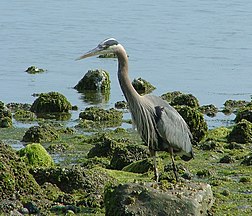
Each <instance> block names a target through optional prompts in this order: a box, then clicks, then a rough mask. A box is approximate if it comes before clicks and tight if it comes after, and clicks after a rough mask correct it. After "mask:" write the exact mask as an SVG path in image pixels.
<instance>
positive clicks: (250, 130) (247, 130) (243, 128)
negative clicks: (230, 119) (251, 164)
mask: <svg viewBox="0 0 252 216" xmlns="http://www.w3.org/2000/svg"><path fill="white" fill-rule="evenodd" d="M227 138H228V141H229V142H237V143H250V142H252V123H251V122H249V121H247V120H245V119H243V120H241V121H240V122H239V123H238V124H236V125H235V126H234V128H233V130H232V131H231V132H230V134H229V136H228V137H227Z"/></svg>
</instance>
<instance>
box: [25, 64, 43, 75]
mask: <svg viewBox="0 0 252 216" xmlns="http://www.w3.org/2000/svg"><path fill="white" fill-rule="evenodd" d="M25 72H27V73H29V74H36V73H43V72H45V70H44V69H42V68H38V67H36V66H30V67H28V68H27V69H26V70H25Z"/></svg>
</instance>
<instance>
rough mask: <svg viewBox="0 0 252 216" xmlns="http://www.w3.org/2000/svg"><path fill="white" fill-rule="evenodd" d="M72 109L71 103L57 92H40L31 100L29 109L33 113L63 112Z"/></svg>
mask: <svg viewBox="0 0 252 216" xmlns="http://www.w3.org/2000/svg"><path fill="white" fill-rule="evenodd" d="M71 109H72V105H71V103H70V102H69V101H68V100H67V99H66V97H65V96H64V95H62V94H60V93H58V92H49V93H41V94H39V97H38V98H37V99H36V100H35V101H34V102H33V104H32V106H31V111H32V112H35V113H39V114H40V113H64V112H68V111H69V110H71Z"/></svg>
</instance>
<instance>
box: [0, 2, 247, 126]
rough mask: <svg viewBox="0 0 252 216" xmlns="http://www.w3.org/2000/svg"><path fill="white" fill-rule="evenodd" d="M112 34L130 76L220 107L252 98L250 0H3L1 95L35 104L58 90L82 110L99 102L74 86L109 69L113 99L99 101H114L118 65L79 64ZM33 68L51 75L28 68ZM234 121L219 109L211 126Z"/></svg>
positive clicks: (99, 61) (160, 91)
mask: <svg viewBox="0 0 252 216" xmlns="http://www.w3.org/2000/svg"><path fill="white" fill-rule="evenodd" d="M131 2H132V3H131ZM107 37H115V38H116V39H118V41H119V42H121V43H122V44H123V45H124V46H125V48H126V50H127V52H128V55H129V63H130V76H131V78H132V79H133V78H137V77H142V78H144V79H146V80H148V81H150V82H151V83H152V84H153V85H154V86H156V87H157V90H155V91H154V92H153V93H154V94H157V95H161V94H163V93H165V92H168V91H175V90H180V91H182V92H186V93H192V94H193V95H195V96H196V97H197V98H198V99H199V100H200V103H201V104H210V103H213V104H215V105H216V106H218V107H221V106H222V104H223V103H224V102H225V100H227V99H245V100H250V95H251V94H252V90H251V82H252V75H251V73H252V71H251V69H252V58H251V56H252V1H250V0H206V1H202V0H191V1H186V0H180V1H172V0H168V1H167V0H162V1H156V2H155V1H148V0H139V1H121V0H110V1H98V0H93V1H84V0H71V1H69V0H60V1H59V0H50V1H49V0H48V1H47V0H43V1H42V0H36V1H32V0H22V1H7V0H2V1H1V2H0V100H2V101H3V102H5V103H8V102H23V103H24V102H27V103H32V102H33V101H34V97H32V96H31V95H32V94H33V93H40V92H49V91H58V92H61V93H62V94H64V95H65V96H66V97H67V98H68V100H69V101H70V102H71V103H72V104H74V105H78V106H79V107H80V109H84V108H85V107H86V106H88V105H90V104H92V103H93V102H92V101H87V100H86V99H85V97H84V96H83V95H81V94H79V93H77V92H76V91H75V90H74V89H72V87H73V86H75V85H76V84H77V82H78V81H79V80H80V79H81V78H82V76H83V75H84V74H85V73H86V71H87V70H89V69H94V68H103V69H105V70H107V71H109V72H110V74H111V82H112V83H111V94H110V100H109V101H107V102H106V101H104V100H100V103H101V105H102V106H104V107H111V106H113V105H114V103H115V102H116V101H118V100H123V99H124V97H123V95H122V92H121V90H120V88H119V85H118V81H117V76H116V71H117V62H116V61H115V60H111V59H98V58H90V59H86V60H83V61H78V62H76V61H74V59H75V58H76V57H78V56H79V55H81V54H82V53H83V52H85V51H87V50H89V49H91V48H93V47H94V46H96V45H97V44H98V43H99V42H100V41H101V40H103V39H105V38H107ZM31 65H36V66H37V67H39V68H44V69H47V72H46V73H43V74H36V75H30V74H27V73H25V72H24V71H25V70H26V69H27V68H28V67H29V66H31ZM73 118H75V117H73ZM230 118H231V119H232V118H233V117H232V116H231V117H225V116H223V115H221V114H219V115H218V117H217V118H216V119H210V121H209V124H210V125H211V124H212V125H214V124H219V123H216V122H219V121H221V120H225V119H230Z"/></svg>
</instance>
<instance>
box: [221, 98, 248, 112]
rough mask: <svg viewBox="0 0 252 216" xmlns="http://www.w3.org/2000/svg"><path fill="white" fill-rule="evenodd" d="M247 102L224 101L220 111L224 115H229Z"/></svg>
mask: <svg viewBox="0 0 252 216" xmlns="http://www.w3.org/2000/svg"><path fill="white" fill-rule="evenodd" d="M248 103H249V102H247V101H244V100H226V101H225V103H224V109H223V110H222V112H223V113H225V114H231V113H233V112H235V111H237V110H238V109H241V108H242V107H245V106H246V105H247V104H248Z"/></svg>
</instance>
